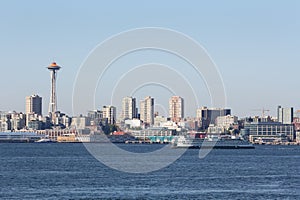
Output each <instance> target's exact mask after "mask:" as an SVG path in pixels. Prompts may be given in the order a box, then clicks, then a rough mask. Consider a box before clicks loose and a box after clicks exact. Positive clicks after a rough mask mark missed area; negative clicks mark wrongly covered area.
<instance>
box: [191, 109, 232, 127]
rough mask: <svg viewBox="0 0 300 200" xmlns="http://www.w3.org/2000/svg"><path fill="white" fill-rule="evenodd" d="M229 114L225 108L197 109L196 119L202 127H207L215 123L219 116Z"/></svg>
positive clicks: (228, 110) (229, 111)
mask: <svg viewBox="0 0 300 200" xmlns="http://www.w3.org/2000/svg"><path fill="white" fill-rule="evenodd" d="M226 115H231V110H230V109H225V108H207V107H202V108H199V109H197V119H198V120H199V126H200V127H201V128H202V129H207V128H208V127H209V125H210V124H214V125H216V119H217V117H220V116H226Z"/></svg>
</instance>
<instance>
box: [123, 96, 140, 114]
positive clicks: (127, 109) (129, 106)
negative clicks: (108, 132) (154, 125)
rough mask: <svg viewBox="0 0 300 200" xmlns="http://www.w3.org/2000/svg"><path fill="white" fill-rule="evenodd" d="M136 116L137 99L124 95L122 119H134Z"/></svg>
mask: <svg viewBox="0 0 300 200" xmlns="http://www.w3.org/2000/svg"><path fill="white" fill-rule="evenodd" d="M136 117H137V108H136V99H135V98H133V97H124V98H123V101H122V119H123V120H126V119H134V118H136Z"/></svg>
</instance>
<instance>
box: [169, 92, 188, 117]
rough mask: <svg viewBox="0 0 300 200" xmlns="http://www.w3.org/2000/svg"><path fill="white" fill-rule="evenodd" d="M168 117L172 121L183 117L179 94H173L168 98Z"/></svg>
mask: <svg viewBox="0 0 300 200" xmlns="http://www.w3.org/2000/svg"><path fill="white" fill-rule="evenodd" d="M169 117H170V118H171V120H172V121H174V122H179V121H180V120H181V119H183V118H184V100H183V98H182V97H180V96H173V97H171V98H170V99H169Z"/></svg>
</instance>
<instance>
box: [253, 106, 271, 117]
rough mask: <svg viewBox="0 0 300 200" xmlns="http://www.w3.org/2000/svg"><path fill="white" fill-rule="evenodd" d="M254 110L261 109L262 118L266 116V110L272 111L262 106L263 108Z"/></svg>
mask: <svg viewBox="0 0 300 200" xmlns="http://www.w3.org/2000/svg"><path fill="white" fill-rule="evenodd" d="M252 111H261V113H262V116H261V118H265V114H266V112H270V110H268V109H265V108H262V109H252Z"/></svg>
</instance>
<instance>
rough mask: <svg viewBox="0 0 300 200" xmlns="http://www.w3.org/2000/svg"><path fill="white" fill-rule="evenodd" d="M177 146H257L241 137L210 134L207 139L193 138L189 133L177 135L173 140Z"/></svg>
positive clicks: (235, 147) (214, 147)
mask: <svg viewBox="0 0 300 200" xmlns="http://www.w3.org/2000/svg"><path fill="white" fill-rule="evenodd" d="M172 146H173V147H175V148H213V149H254V148H255V147H254V146H253V145H252V144H251V143H249V142H247V141H245V140H242V139H240V138H225V137H219V136H209V137H206V138H205V139H200V138H192V137H190V136H189V135H181V136H177V137H175V138H174V139H173V141H172Z"/></svg>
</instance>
